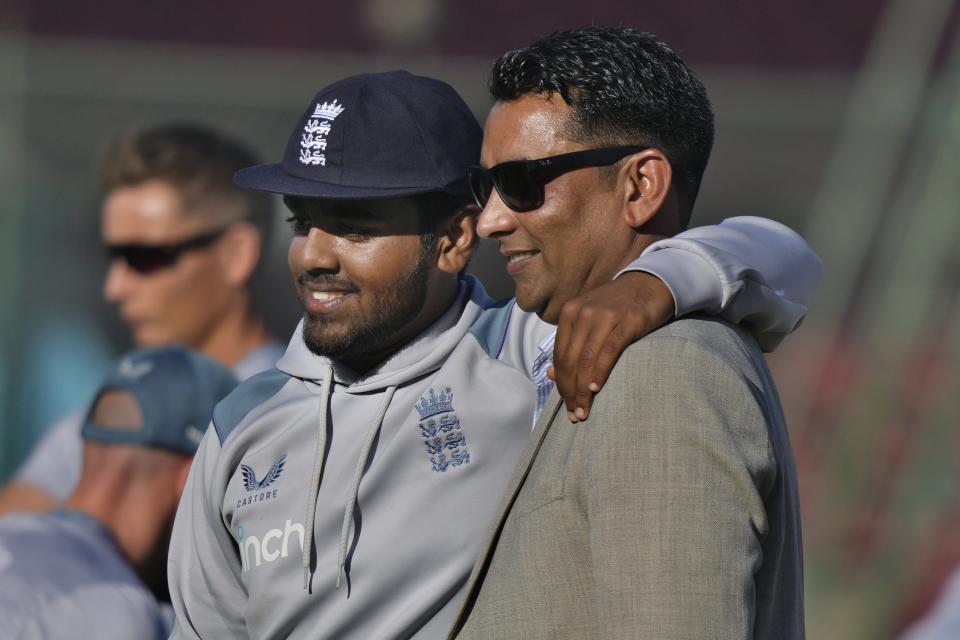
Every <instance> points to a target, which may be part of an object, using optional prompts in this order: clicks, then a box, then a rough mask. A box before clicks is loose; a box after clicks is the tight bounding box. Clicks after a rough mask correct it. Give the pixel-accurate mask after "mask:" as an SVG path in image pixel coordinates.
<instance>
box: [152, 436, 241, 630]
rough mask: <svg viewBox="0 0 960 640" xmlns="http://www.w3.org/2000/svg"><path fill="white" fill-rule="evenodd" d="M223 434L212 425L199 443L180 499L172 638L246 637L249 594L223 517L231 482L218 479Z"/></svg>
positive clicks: (172, 568) (173, 554) (173, 545)
mask: <svg viewBox="0 0 960 640" xmlns="http://www.w3.org/2000/svg"><path fill="white" fill-rule="evenodd" d="M221 452H222V450H221V446H220V439H219V437H218V436H217V432H216V429H215V428H214V427H213V425H212V424H211V425H210V428H208V429H207V433H206V435H205V436H204V438H203V441H202V442H201V443H200V448H199V449H198V450H197V454H196V457H195V458H194V461H193V465H192V466H191V468H190V475H189V476H188V478H187V484H186V487H185V489H184V492H183V496H182V497H181V498H180V506H179V507H178V509H177V517H176V520H175V522H174V525H173V537H172V539H171V542H170V557H169V562H168V573H169V581H170V599H171V601H172V603H173V608H174V611H175V613H176V624H175V626H174V629H173V633H172V635H171V636H170V637H171V638H172V639H177V640H179V639H182V638H245V637H247V630H246V625H245V622H244V617H243V612H244V608H245V606H246V601H247V597H246V593H245V591H244V587H243V583H242V582H241V577H240V572H241V566H240V556H239V553H238V551H237V548H236V545H235V543H234V540H233V537H232V536H231V535H230V532H229V531H228V530H227V528H226V526H225V525H224V522H223V519H222V517H221V505H222V502H223V495H224V491H225V490H226V481H224V480H219V479H218V477H219V476H221V475H223V474H218V473H217V467H218V465H217V462H218V460H219V458H220V457H221Z"/></svg>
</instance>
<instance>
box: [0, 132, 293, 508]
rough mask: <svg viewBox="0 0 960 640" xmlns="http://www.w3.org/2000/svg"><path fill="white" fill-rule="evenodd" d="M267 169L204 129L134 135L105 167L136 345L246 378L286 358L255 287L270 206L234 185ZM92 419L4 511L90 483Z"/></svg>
mask: <svg viewBox="0 0 960 640" xmlns="http://www.w3.org/2000/svg"><path fill="white" fill-rule="evenodd" d="M256 162H257V158H256V157H255V155H254V154H253V153H252V152H250V151H249V150H248V149H247V148H246V147H245V146H244V145H242V144H241V143H239V142H237V141H235V140H232V139H229V138H227V137H225V136H223V135H221V134H219V133H217V132H214V131H212V130H209V129H206V128H203V127H199V126H194V125H170V126H162V127H158V128H154V129H148V130H144V131H139V132H134V133H131V134H128V135H125V136H123V137H121V138H119V139H118V140H117V141H115V142H114V144H113V145H112V146H111V147H110V148H109V150H108V152H107V154H106V156H105V158H104V162H103V165H102V167H101V180H102V187H103V192H104V194H105V195H104V201H103V210H102V217H101V237H102V238H103V244H104V247H105V249H106V251H107V253H108V255H109V257H110V266H109V268H108V270H107V273H106V278H105V280H104V297H105V298H106V300H107V301H109V302H111V303H113V304H115V305H117V307H118V310H119V311H120V314H121V316H122V318H123V320H124V321H125V322H126V324H127V326H129V328H130V331H131V334H132V336H133V341H134V343H135V344H137V345H139V346H148V345H162V344H170V343H182V344H184V345H187V346H189V347H191V348H193V349H196V350H198V351H201V352H203V353H205V354H207V355H208V356H210V357H211V358H213V359H215V360H217V361H219V362H221V363H223V364H224V365H226V366H228V367H231V368H232V369H233V370H234V373H235V374H236V375H237V377H238V378H240V379H244V378H247V377H249V376H251V375H253V374H255V373H259V372H260V371H263V370H265V369H268V368H270V367H272V366H273V364H274V363H275V362H276V361H277V359H278V358H279V357H280V355H282V353H283V349H282V347H281V345H279V344H278V343H277V342H275V341H274V340H273V339H272V338H271V337H270V335H269V334H268V333H267V329H266V327H265V325H264V322H263V318H262V316H261V314H260V312H259V311H258V310H257V309H256V307H255V305H254V301H253V299H252V294H251V289H250V285H251V279H252V277H253V276H254V273H255V271H256V270H257V265H258V263H259V262H260V258H261V255H262V254H263V252H264V250H265V248H266V247H267V246H268V244H269V239H270V229H271V227H272V220H271V211H270V202H269V200H268V199H267V197H265V196H264V195H262V194H257V193H254V192H250V191H243V190H240V189H237V188H236V187H235V186H234V185H233V183H232V176H233V173H234V172H235V171H237V170H238V169H240V168H243V167H246V166H250V165H251V164H254V163H256ZM82 418H83V412H77V413H75V414H71V415H69V416H67V417H66V418H64V419H63V420H61V421H60V422H58V423H57V424H55V425H53V426H52V427H51V429H50V430H49V431H48V433H47V435H46V436H45V438H44V439H43V440H42V441H41V442H40V443H39V444H38V445H37V447H36V448H35V449H34V451H33V453H32V454H31V456H30V458H28V460H27V461H26V462H25V463H24V464H23V465H22V466H21V468H20V469H19V470H18V471H17V473H16V474H15V476H14V479H13V480H12V481H11V482H10V483H8V485H7V486H6V487H5V488H4V489H3V491H2V492H0V513H2V512H8V511H13V510H38V509H46V508H49V507H50V506H52V505H54V504H57V503H59V502H60V501H62V500H63V499H64V498H66V496H67V495H68V494H69V493H70V490H71V489H72V488H73V486H74V484H75V483H76V480H77V477H78V475H79V469H80V458H81V456H80V449H81V446H80V435H79V430H80V424H81V422H82Z"/></svg>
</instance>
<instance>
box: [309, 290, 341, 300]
mask: <svg viewBox="0 0 960 640" xmlns="http://www.w3.org/2000/svg"><path fill="white" fill-rule="evenodd" d="M345 295H347V292H346V291H311V292H310V297H311V298H313V299H314V300H316V301H318V302H330V301H331V300H338V299H340V298H342V297H343V296H345Z"/></svg>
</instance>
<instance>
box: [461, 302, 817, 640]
mask: <svg viewBox="0 0 960 640" xmlns="http://www.w3.org/2000/svg"><path fill="white" fill-rule="evenodd" d="M559 408H560V402H559V399H558V398H556V397H555V398H554V401H553V403H552V404H548V406H547V409H546V410H545V413H546V416H545V417H544V418H543V419H542V420H541V424H540V425H539V426H538V432H537V433H535V435H534V442H535V445H534V446H533V447H532V448H530V449H528V451H527V452H526V453H525V454H524V458H523V459H521V462H520V465H521V468H520V470H518V471H526V472H527V474H528V475H527V478H526V481H525V482H523V483H522V487H521V486H517V485H518V484H519V483H521V482H522V478H519V477H518V475H519V474H518V475H515V477H514V485H513V486H512V487H511V489H512V490H513V492H514V498H515V502H514V503H513V504H512V507H511V508H510V509H509V511H508V512H507V513H505V514H503V520H502V522H501V525H502V531H501V532H500V535H499V541H498V542H497V543H496V546H495V547H488V549H487V552H486V554H485V556H484V557H481V563H480V564H479V565H478V567H480V568H481V569H478V570H475V572H474V578H473V581H474V582H476V581H477V580H478V579H479V580H483V577H484V575H483V574H485V581H483V582H482V589H480V588H479V587H480V586H481V585H479V584H472V585H471V587H472V589H471V592H470V593H469V594H468V609H467V612H468V613H469V616H470V617H469V619H468V620H467V621H466V625H465V627H464V629H463V631H462V632H461V633H460V637H484V638H507V637H524V638H557V637H564V638H567V637H569V638H573V637H576V638H590V637H608V636H612V637H657V638H659V637H665V638H675V637H676V638H679V637H684V638H687V637H690V638H752V637H758V638H768V637H769V638H788V639H789V638H802V637H803V633H804V632H803V571H802V554H801V545H800V520H799V504H798V496H797V486H796V474H795V471H794V465H793V459H792V454H791V452H790V445H789V441H788V437H787V432H786V428H785V425H784V421H783V416H782V412H781V410H780V405H779V399H778V397H777V392H776V390H775V388H774V386H773V382H772V380H771V378H770V374H769V371H768V370H767V368H766V365H765V364H764V362H763V358H762V355H761V353H760V350H759V349H758V348H757V346H756V344H755V342H754V341H753V340H752V339H751V338H749V337H747V336H745V335H744V334H743V333H742V332H741V331H740V330H739V329H737V328H735V327H733V326H731V325H729V324H726V323H724V322H723V321H721V320H715V319H707V318H689V319H681V320H677V321H675V322H673V323H671V324H669V325H667V326H665V327H663V328H661V329H659V330H658V331H656V332H654V333H651V334H650V335H649V336H647V338H645V339H644V340H641V341H640V342H637V343H635V344H634V345H632V346H631V347H629V348H628V349H627V350H626V351H625V352H624V354H623V355H622V356H621V358H620V360H619V361H618V363H617V365H616V366H615V367H614V369H613V371H612V372H611V374H610V377H609V378H608V380H607V383H606V384H605V385H604V391H603V393H601V394H600V395H599V396H598V397H597V400H596V402H595V403H594V407H593V410H592V412H591V416H590V418H589V420H588V421H587V422H586V423H585V424H584V425H582V426H581V427H580V428H575V427H571V425H569V423H567V421H566V418H565V417H564V416H563V412H558V411H557V410H558V409H559ZM548 434H549V437H547V435H548ZM537 449H538V450H537ZM534 458H535V459H534ZM525 465H526V468H525V469H524V466H525ZM521 488H522V491H521V490H520V489H521ZM485 563H486V566H484V564H485ZM478 571H482V573H480V575H479V576H478V575H477V574H478ZM478 590H479V594H478V593H477V591H478ZM585 594H587V595H588V597H584V595H585ZM471 608H472V610H471Z"/></svg>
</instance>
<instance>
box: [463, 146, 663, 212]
mask: <svg viewBox="0 0 960 640" xmlns="http://www.w3.org/2000/svg"><path fill="white" fill-rule="evenodd" d="M646 148H647V147H637V146H632V147H609V148H605V149H587V150H586V151H574V152H573V153H563V154H560V155H558V156H550V157H549V158H540V159H539V160H511V161H510V162H501V163H500V164H498V165H496V166H494V167H490V168H489V169H484V168H483V167H470V170H469V173H468V175H469V177H470V190H471V191H472V192H473V199H474V200H475V201H476V203H477V206H478V207H480V208H481V209H483V208H484V207H485V206H487V200H489V199H490V194H491V193H493V189H494V187H496V189H497V193H499V194H500V198H501V199H502V200H503V202H504V204H506V205H507V206H508V207H510V208H511V209H513V210H514V211H518V212H522V211H533V210H534V209H536V208H538V207H540V206H541V205H542V204H543V186H544V185H545V184H547V183H548V182H550V181H551V180H553V179H554V178H557V177H559V176H560V175H561V174H562V173H565V172H567V171H571V170H573V169H580V168H582V167H602V166H605V165H608V164H612V163H614V162H616V161H617V160H620V159H621V158H623V157H625V156H628V155H630V154H631V153H637V152H638V151H643V150H644V149H646Z"/></svg>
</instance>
